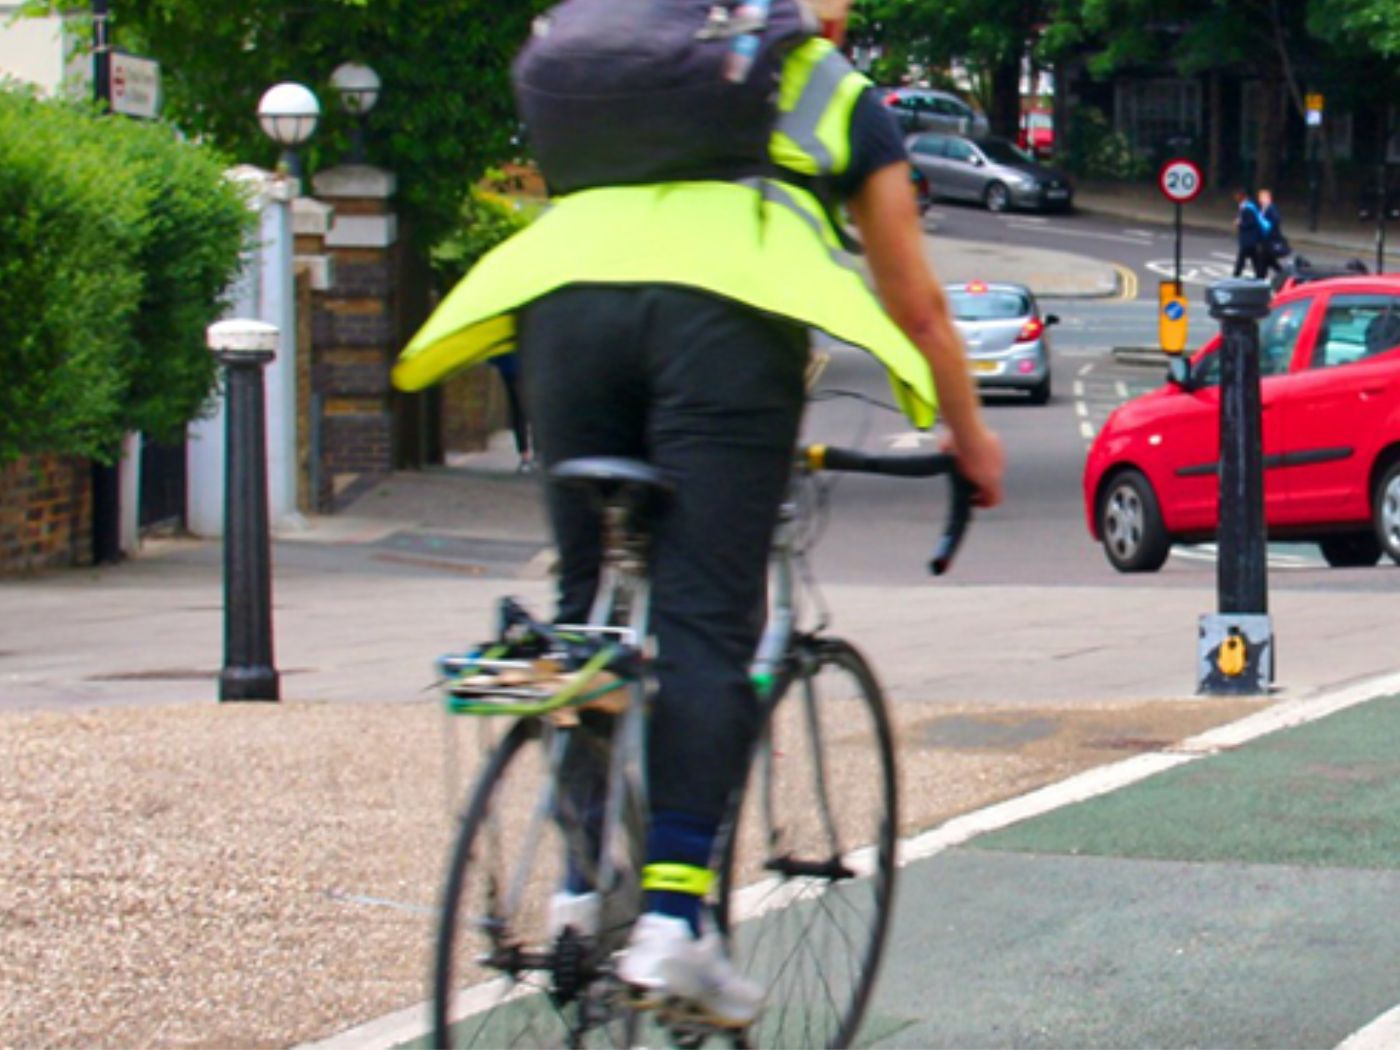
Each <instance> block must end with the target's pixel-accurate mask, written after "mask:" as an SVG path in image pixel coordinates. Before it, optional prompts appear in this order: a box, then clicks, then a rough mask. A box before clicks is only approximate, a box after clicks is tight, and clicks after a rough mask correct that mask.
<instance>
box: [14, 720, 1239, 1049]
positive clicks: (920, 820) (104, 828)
mask: <svg viewBox="0 0 1400 1050" xmlns="http://www.w3.org/2000/svg"><path fill="white" fill-rule="evenodd" d="M1257 706H1258V704H1257V702H1249V701H1187V702H1182V701H1163V702H1160V703H1149V704H1144V703H1138V704H1133V705H1129V706H1104V707H1098V708H1084V707H1076V708H1075V709H1074V710H1025V709H1019V708H1018V709H1016V710H1014V711H1005V710H1001V711H997V710H988V709H985V708H981V707H973V706H970V705H964V706H959V705H946V704H940V705H932V704H921V703H915V702H901V703H900V704H898V705H897V708H896V712H895V717H896V723H897V725H898V731H899V738H900V740H901V775H902V778H903V798H902V805H903V815H904V819H903V821H902V824H903V825H904V830H905V831H906V832H909V831H914V830H919V829H923V828H927V827H929V826H932V825H933V824H936V823H938V822H940V821H942V820H944V819H946V818H947V817H949V816H952V815H954V814H956V813H960V812H965V811H967V810H969V809H974V808H977V807H979V806H982V805H985V804H988V803H990V802H993V801H997V800H999V799H1002V798H1007V797H1010V796H1013V795H1017V794H1020V793H1023V792H1024V791H1027V790H1029V789H1031V788H1034V787H1037V786H1040V785H1042V784H1044V783H1047V782H1050V781H1053V780H1057V779H1060V778H1061V777H1064V776H1066V775H1069V774H1070V773H1073V772H1076V771H1078V770H1081V769H1084V768H1087V767H1089V766H1093V765H1099V764H1102V763H1104V762H1109V761H1113V760H1115V759H1118V758H1121V757H1124V756H1125V755H1128V754H1131V753H1133V752H1135V751H1140V750H1148V749H1155V748H1156V747H1159V746H1163V745H1164V744H1166V743H1169V742H1171V741H1175V740H1179V739H1181V738H1183V737H1186V736H1189V735H1192V734H1193V733H1196V732H1198V731H1200V730H1202V729H1204V728H1207V727H1209V726H1212V725H1216V724H1220V723H1221V722H1225V721H1230V720H1233V719H1234V718H1237V717H1239V716H1240V715H1242V714H1244V713H1246V712H1247V711H1249V710H1251V709H1253V708H1254V707H1257ZM0 725H2V726H3V731H2V732H0V768H3V769H4V770H5V776H4V780H3V783H2V784H0V984H3V988H4V993H3V995H0V1044H3V1045H4V1046H12V1047H26V1048H27V1047H57V1046H92V1047H133V1046H143V1047H179V1046H208V1047H234V1046H236V1047H262V1046H288V1045H295V1044H297V1043H300V1042H303V1041H307V1040H311V1039H317V1038H323V1037H326V1036H328V1035H331V1034H333V1033H335V1032H338V1031H341V1030H343V1029H345V1028H348V1027H351V1026H353V1025H355V1024H359V1023H362V1022H364V1021H366V1020H369V1019H371V1018H373V1017H376V1016H379V1015H381V1014H384V1013H387V1012H389V1011H392V1010H397V1009H401V1008H403V1007H405V1006H408V1005H411V1004H413V1003H416V1002H419V1001H421V1000H422V999H423V998H424V997H425V995H426V984H427V974H428V962H429V946H430V941H431V932H432V926H433V921H432V919H433V916H432V912H433V908H434V904H435V898H436V893H437V884H438V880H439V877H440V875H441V872H442V870H443V867H444V864H445V861H446V855H447V849H448V845H449V837H450V833H451V828H452V821H451V818H450V816H449V812H448V808H449V804H448V799H449V798H451V797H458V796H459V794H460V793H459V792H458V791H455V790H451V789H449V787H448V784H449V780H450V779H451V778H450V777H449V775H448V774H447V773H446V772H445V763H444V754H445V751H446V749H445V747H444V740H445V735H444V730H443V716H442V715H441V714H440V712H439V709H438V707H437V705H436V703H433V702H424V703H421V704H370V703H366V704H328V703H321V704H309V703H285V704H280V705H272V704H269V705H261V704H248V705H223V706H220V705H213V704H203V705H200V706H197V707H196V706H178V707H160V708H136V709H119V710H107V711H99V712H91V713H82V714H71V713H55V712H40V713H13V714H5V715H0ZM469 736H470V734H468V737H469ZM459 750H460V751H462V752H465V755H464V757H462V758H461V760H460V761H458V762H457V763H455V764H456V765H457V767H458V768H459V770H460V773H461V775H462V776H463V777H465V776H466V775H468V774H469V773H470V771H471V767H472V765H473V762H474V759H473V757H472V754H473V748H472V746H471V745H470V742H469V741H468V742H465V743H462V742H459Z"/></svg>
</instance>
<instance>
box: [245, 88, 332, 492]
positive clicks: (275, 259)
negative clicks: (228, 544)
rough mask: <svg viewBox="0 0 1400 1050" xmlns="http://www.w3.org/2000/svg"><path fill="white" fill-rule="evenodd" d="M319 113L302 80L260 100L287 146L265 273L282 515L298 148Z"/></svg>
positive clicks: (271, 129)
mask: <svg viewBox="0 0 1400 1050" xmlns="http://www.w3.org/2000/svg"><path fill="white" fill-rule="evenodd" d="M320 116H321V104H320V102H318V101H317V99H316V96H315V95H314V94H312V92H311V90H310V89H309V88H307V87H305V86H304V85H302V84H297V83H292V82H284V83H281V84H276V85H274V86H272V87H270V88H268V89H267V91H266V92H264V93H263V96H262V99H261V101H259V102H258V123H259V124H260V125H261V126H262V130H263V132H264V133H265V134H266V135H267V137H268V138H270V139H272V141H273V142H275V143H277V145H279V146H281V147H282V159H281V162H280V163H279V164H278V166H277V174H276V175H275V176H274V177H273V179H272V180H271V181H270V182H269V184H268V197H269V198H270V199H271V202H272V209H271V211H272V216H271V218H272V221H273V228H272V230H271V236H270V237H269V238H268V241H269V242H270V243H269V245H268V247H267V248H266V249H264V252H265V254H264V256H263V258H264V267H265V268H264V270H263V273H262V277H261V280H262V289H263V308H262V311H261V313H262V316H263V317H264V318H266V319H267V320H269V321H272V322H273V323H274V324H276V326H277V327H278V328H279V329H280V330H281V339H280V342H279V353H278V362H277V365H276V366H275V367H274V369H273V374H272V375H271V377H270V380H269V384H268V413H269V416H270V426H269V429H268V436H269V439H270V444H271V448H270V450H269V451H270V468H271V469H270V474H271V477H270V482H271V487H272V493H273V496H272V503H273V507H274V510H275V511H277V512H278V514H279V517H280V515H288V516H291V515H295V513H296V511H297V477H296V432H297V400H296V379H295V377H296V362H297V319H296V275H295V271H294V266H295V263H294V252H293V235H292V201H293V200H295V199H296V198H297V197H298V196H300V194H301V181H300V179H301V162H300V160H299V159H298V157H297V147H299V146H301V145H302V144H304V143H305V142H306V141H307V140H308V139H309V138H310V137H311V135H312V133H313V132H315V130H316V125H317V123H318V122H319V121H320Z"/></svg>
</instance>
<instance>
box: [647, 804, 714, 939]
mask: <svg viewBox="0 0 1400 1050" xmlns="http://www.w3.org/2000/svg"><path fill="white" fill-rule="evenodd" d="M718 827H719V822H718V821H716V820H709V819H706V818H703V817H697V816H693V815H691V814H689V813H678V812H676V811H674V810H664V811H662V812H659V813H653V814H652V818H651V829H650V831H648V833H647V864H648V865H650V864H680V865H684V866H686V867H693V868H701V869H706V870H708V868H709V864H710V850H711V847H712V846H713V845H714V841H715V833H716V831H717V830H718ZM702 902H703V897H702V895H699V894H695V893H688V892H683V891H678V890H647V891H646V893H645V895H644V897H643V900H642V908H643V909H644V910H645V911H649V912H654V913H656V914H658V915H668V916H670V917H671V918H674V919H684V920H685V921H686V922H687V923H689V924H690V930H691V932H692V933H693V934H695V936H697V937H698V936H700V905H701V903H702Z"/></svg>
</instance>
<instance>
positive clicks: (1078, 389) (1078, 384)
mask: <svg viewBox="0 0 1400 1050" xmlns="http://www.w3.org/2000/svg"><path fill="white" fill-rule="evenodd" d="M1080 374H1081V375H1083V373H1082V372H1081V373H1080ZM1074 396H1075V397H1083V396H1084V382H1083V380H1080V379H1076V380H1075V381H1074Z"/></svg>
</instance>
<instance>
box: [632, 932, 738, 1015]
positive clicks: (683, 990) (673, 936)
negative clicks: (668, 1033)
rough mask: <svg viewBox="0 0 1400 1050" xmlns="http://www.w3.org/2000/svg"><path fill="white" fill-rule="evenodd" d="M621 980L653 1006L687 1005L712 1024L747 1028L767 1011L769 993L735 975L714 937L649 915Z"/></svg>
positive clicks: (635, 939)
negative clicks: (678, 1002) (671, 1001)
mask: <svg viewBox="0 0 1400 1050" xmlns="http://www.w3.org/2000/svg"><path fill="white" fill-rule="evenodd" d="M617 975H618V977H620V978H621V979H622V980H623V981H624V982H625V983H627V984H629V985H631V986H632V987H633V988H636V989H637V990H639V991H640V992H641V993H642V996H643V1002H644V1003H645V1004H647V1005H658V1004H660V1003H663V1002H665V1001H667V1000H669V999H679V1000H682V1001H683V1003H684V1005H686V1006H688V1007H692V1008H694V1009H695V1010H696V1011H697V1012H698V1014H699V1016H700V1018H701V1019H702V1020H704V1021H705V1022H707V1023H709V1024H714V1025H720V1026H723V1027H725V1028H744V1027H746V1026H747V1025H749V1024H751V1023H752V1022H753V1020H754V1018H756V1017H757V1016H758V1014H759V1011H760V1010H762V1009H763V995H764V992H763V988H762V987H761V986H759V985H757V984H755V983H754V982H753V981H750V980H749V979H748V978H747V977H744V976H743V975H741V974H740V973H739V972H738V971H737V970H735V969H734V964H733V963H731V962H730V961H729V957H728V956H727V955H726V954H725V952H724V943H723V942H722V941H721V940H720V938H719V935H718V934H716V933H715V932H714V931H706V933H705V935H704V936H703V937H700V938H699V939H697V938H696V937H695V935H694V934H693V933H691V931H690V923H688V922H686V921H685V920H684V919H676V918H672V917H671V916H669V915H656V914H653V913H651V912H648V913H646V914H644V915H642V917H641V918H639V919H638V920H637V924H636V925H635V926H633V927H632V937H631V939H630V940H629V941H628V942H627V949H626V951H624V952H623V955H622V960H621V962H620V963H619V964H618V967H617Z"/></svg>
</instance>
